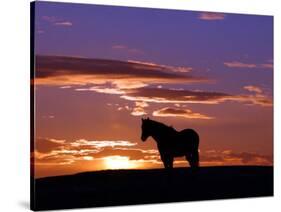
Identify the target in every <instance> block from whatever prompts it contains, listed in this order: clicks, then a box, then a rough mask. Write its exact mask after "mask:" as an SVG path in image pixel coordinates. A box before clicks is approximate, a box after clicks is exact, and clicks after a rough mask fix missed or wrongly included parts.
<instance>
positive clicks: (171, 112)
mask: <svg viewBox="0 0 281 212" xmlns="http://www.w3.org/2000/svg"><path fill="white" fill-rule="evenodd" d="M152 115H153V116H159V117H183V118H187V119H213V117H210V116H207V115H204V114H200V113H194V112H192V111H191V110H189V109H177V108H169V107H165V108H162V109H160V110H156V111H154V112H153V113H152Z"/></svg>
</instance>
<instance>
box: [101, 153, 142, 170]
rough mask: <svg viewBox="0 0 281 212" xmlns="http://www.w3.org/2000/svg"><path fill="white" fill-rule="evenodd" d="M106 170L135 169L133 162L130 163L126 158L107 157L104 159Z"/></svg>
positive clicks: (135, 165)
mask: <svg viewBox="0 0 281 212" xmlns="http://www.w3.org/2000/svg"><path fill="white" fill-rule="evenodd" d="M104 163H105V167H106V169H133V168H137V164H136V163H135V162H134V161H130V159H129V157H126V156H109V157H105V158H104Z"/></svg>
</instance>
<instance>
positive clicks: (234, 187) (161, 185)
mask: <svg viewBox="0 0 281 212" xmlns="http://www.w3.org/2000/svg"><path fill="white" fill-rule="evenodd" d="M34 191H35V195H36V197H35V201H33V202H31V206H32V209H33V210H47V209H62V208H78V207H96V206H113V205H131V204H145V203H162V202H179V201H192V200H212V199H225V198H240V197H260V196H272V195H273V167H260V166H234V167H203V168H202V167H201V168H199V170H197V171H196V172H192V171H191V170H190V169H189V168H177V169H174V170H173V171H171V172H167V171H165V170H164V169H154V170H108V171H98V172H85V173H79V174H74V175H67V176H58V177H47V178H41V179H37V180H36V181H35V189H34Z"/></svg>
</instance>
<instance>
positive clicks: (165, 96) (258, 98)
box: [120, 87, 272, 106]
mask: <svg viewBox="0 0 281 212" xmlns="http://www.w3.org/2000/svg"><path fill="white" fill-rule="evenodd" d="M120 98H123V99H126V100H129V101H142V102H151V103H172V104H180V103H185V104H186V103H193V104H195V103H196V104H219V103H223V102H227V101H232V102H239V103H244V104H247V105H260V106H272V99H271V98H269V97H267V96H265V95H262V94H255V95H231V94H227V93H222V92H207V91H190V90H171V89H159V88H147V87H145V88H138V89H133V90H131V91H130V92H128V93H127V94H125V95H122V96H121V97H120Z"/></svg>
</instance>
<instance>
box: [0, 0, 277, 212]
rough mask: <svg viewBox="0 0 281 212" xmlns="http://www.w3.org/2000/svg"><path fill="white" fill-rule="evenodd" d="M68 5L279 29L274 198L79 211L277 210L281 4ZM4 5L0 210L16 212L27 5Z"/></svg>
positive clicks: (23, 158)
mask: <svg viewBox="0 0 281 212" xmlns="http://www.w3.org/2000/svg"><path fill="white" fill-rule="evenodd" d="M57 1H61V0H57ZM65 2H79V3H81V2H83V3H96V4H109V5H124V6H142V7H156V8H173V9H187V10H201V11H202V10H203V11H216V12H234V13H251V14H264V15H274V28H275V30H274V31H275V33H274V37H275V40H274V43H275V44H274V47H275V48H274V53H275V60H274V75H275V76H274V77H275V80H274V81H275V83H274V89H275V90H274V91H275V92H274V95H275V99H274V111H275V116H274V117H275V119H274V122H275V136H274V140H275V141H274V143H275V155H274V156H275V161H274V168H275V197H273V198H250V199H237V200H218V201H201V202H186V203H174V204H160V205H144V206H123V207H111V208H99V209H80V210H83V211H91V210H95V211H116V212H121V211H122V212H129V211H130V212H131V211H132V210H134V211H135V212H140V211H144V210H148V211H153V210H154V211H161V210H162V211H171V210H173V211H204V212H205V211H208V212H212V211H216V212H220V211H224V212H225V211H227V212H234V211H235V212H237V211H247V210H248V211H254V212H259V211H262V212H264V211H278V205H280V200H281V199H280V179H281V178H280V156H279V154H281V152H280V146H281V145H280V144H279V142H280V139H281V136H280V131H281V130H280V128H279V127H280V126H281V119H280V118H281V113H280V101H281V98H280V91H281V86H280V80H281V76H280V61H278V59H281V57H280V47H281V45H280V41H281V33H280V28H281V21H280V17H281V6H280V5H281V4H280V3H279V1H278V0H72V1H70V0H65ZM0 4H1V7H0V8H1V12H0V17H1V18H0V53H1V57H0V59H1V60H0V61H1V62H0V146H1V148H0V211H4V212H5V211H13V212H17V211H24V210H28V208H29V1H28V0H2V1H1V3H0ZM78 210H79V209H77V210H73V211H78ZM279 211H280V209H279Z"/></svg>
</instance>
